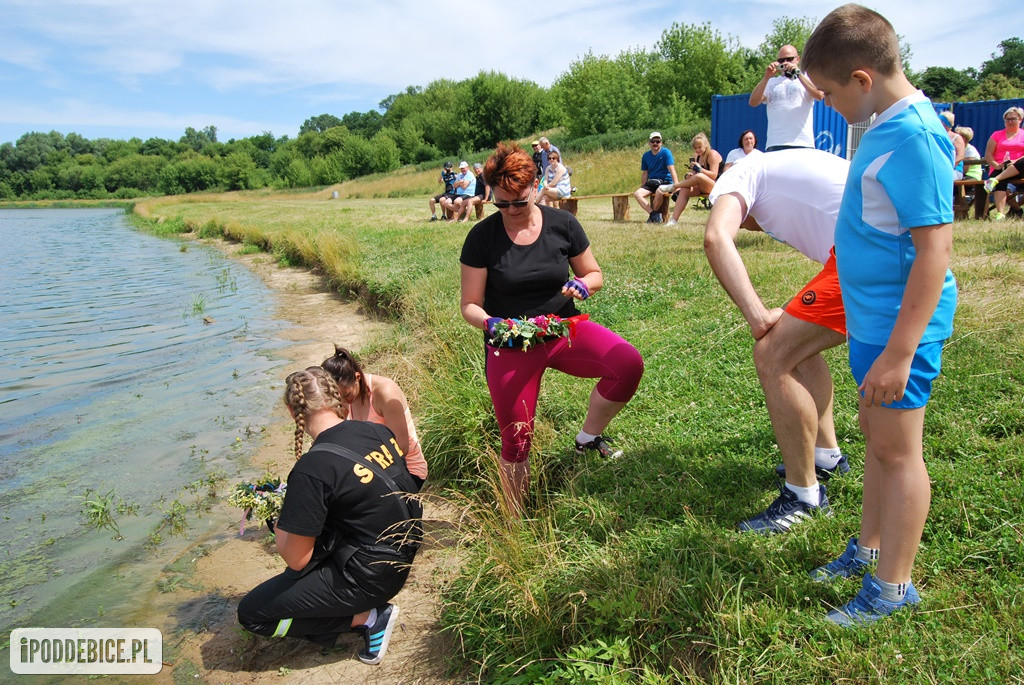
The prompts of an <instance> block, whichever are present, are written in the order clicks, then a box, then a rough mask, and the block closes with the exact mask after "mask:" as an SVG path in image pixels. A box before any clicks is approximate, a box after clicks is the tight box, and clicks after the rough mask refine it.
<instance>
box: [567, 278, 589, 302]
mask: <svg viewBox="0 0 1024 685" xmlns="http://www.w3.org/2000/svg"><path fill="white" fill-rule="evenodd" d="M562 287H563V288H567V289H569V290H575V291H576V292H577V293H579V294H580V299H581V300H585V299H587V298H588V297H590V289H589V288H587V284H586V283H584V282H583V281H581V280H580V279H578V278H574V279H572V280H571V281H567V282H566V284H565V285H563V286H562Z"/></svg>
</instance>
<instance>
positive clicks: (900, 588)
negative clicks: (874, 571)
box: [875, 576, 910, 602]
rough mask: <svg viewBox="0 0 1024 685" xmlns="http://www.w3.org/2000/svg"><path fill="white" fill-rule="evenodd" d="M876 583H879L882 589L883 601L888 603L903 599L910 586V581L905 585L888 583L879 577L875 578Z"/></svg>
mask: <svg viewBox="0 0 1024 685" xmlns="http://www.w3.org/2000/svg"><path fill="white" fill-rule="evenodd" d="M875 582H876V583H878V587H880V588H882V594H881V595H880V596H881V598H882V599H884V600H885V601H887V602H898V601H900V600H901V599H903V598H904V597H905V596H906V594H907V587H908V586H909V585H910V581H909V580H908V581H907V582H905V583H888V582H886V581H884V580H882V579H881V578H879V577H878V576H875Z"/></svg>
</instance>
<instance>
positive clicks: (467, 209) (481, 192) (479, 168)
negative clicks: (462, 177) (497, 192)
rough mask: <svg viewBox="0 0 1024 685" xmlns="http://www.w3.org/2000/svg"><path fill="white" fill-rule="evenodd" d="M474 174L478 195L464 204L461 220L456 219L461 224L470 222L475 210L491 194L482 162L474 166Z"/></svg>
mask: <svg viewBox="0 0 1024 685" xmlns="http://www.w3.org/2000/svg"><path fill="white" fill-rule="evenodd" d="M473 173H474V174H476V194H475V195H473V197H471V198H469V199H468V200H466V201H465V202H463V203H462V214H461V218H460V217H459V216H456V217H455V219H456V220H457V221H459V222H460V223H462V222H466V221H469V217H470V214H472V213H473V208H474V207H476V206H478V205H482V204H483V203H484V200H486V199H487V198H488V197H489V196H490V194H491V187H490V186H489V185H487V181H486V180H485V179H484V165H483V164H481V163H480V162H476V163H475V164H473Z"/></svg>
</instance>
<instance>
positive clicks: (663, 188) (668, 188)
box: [658, 183, 672, 193]
mask: <svg viewBox="0 0 1024 685" xmlns="http://www.w3.org/2000/svg"><path fill="white" fill-rule="evenodd" d="M658 190H659V191H660V192H662V193H671V192H672V184H671V183H666V184H665V185H661V186H658Z"/></svg>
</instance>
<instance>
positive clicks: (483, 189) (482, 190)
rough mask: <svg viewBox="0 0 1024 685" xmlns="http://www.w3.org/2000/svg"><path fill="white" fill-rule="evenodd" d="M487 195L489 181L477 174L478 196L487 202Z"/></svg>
mask: <svg viewBox="0 0 1024 685" xmlns="http://www.w3.org/2000/svg"><path fill="white" fill-rule="evenodd" d="M486 194H487V181H485V180H484V175H483V174H482V173H481V174H477V175H476V196H477V197H480V198H483V199H484V200H486V199H487V198H486V197H485V196H486Z"/></svg>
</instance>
